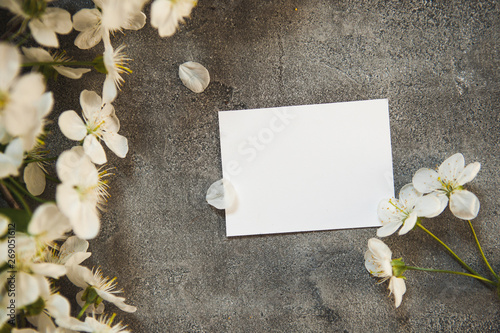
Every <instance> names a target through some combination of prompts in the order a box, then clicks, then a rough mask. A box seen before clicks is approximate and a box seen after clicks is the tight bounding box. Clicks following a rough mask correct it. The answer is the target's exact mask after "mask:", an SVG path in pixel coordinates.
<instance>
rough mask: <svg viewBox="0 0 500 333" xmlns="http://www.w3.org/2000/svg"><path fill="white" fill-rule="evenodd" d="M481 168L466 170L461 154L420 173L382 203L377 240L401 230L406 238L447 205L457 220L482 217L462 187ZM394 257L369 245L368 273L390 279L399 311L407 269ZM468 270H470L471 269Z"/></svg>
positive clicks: (475, 165)
mask: <svg viewBox="0 0 500 333" xmlns="http://www.w3.org/2000/svg"><path fill="white" fill-rule="evenodd" d="M480 168H481V165H480V164H479V163H478V162H474V163H470V164H468V165H467V166H465V160H464V157H463V155H462V154H460V153H458V154H455V155H453V156H451V157H449V158H447V159H446V160H445V161H444V162H443V163H442V164H441V165H440V166H439V168H438V169H437V170H432V169H428V168H422V169H420V170H418V171H417V172H416V173H415V175H414V176H413V179H412V183H410V184H406V185H405V186H403V187H402V188H401V190H400V192H399V199H396V198H389V199H384V200H382V201H381V202H380V204H379V206H378V212H377V213H378V217H379V220H380V222H381V224H382V227H380V228H379V229H378V230H377V236H378V237H387V236H390V235H392V234H394V233H395V232H396V231H397V230H398V229H399V232H398V234H399V235H404V234H406V233H408V232H409V231H411V230H412V229H414V228H415V226H417V225H420V221H421V218H432V217H436V216H438V215H439V214H441V213H442V212H443V211H444V210H445V209H446V207H447V206H448V204H449V207H450V211H451V212H452V213H453V215H455V216H456V217H457V218H459V219H462V220H472V219H474V218H475V217H477V215H478V213H479V200H478V198H477V197H476V196H475V195H474V194H473V193H471V192H469V191H467V190H465V189H464V188H463V185H465V184H466V183H468V182H470V181H471V180H473V179H474V178H475V177H476V175H477V173H478V172H479V169H480ZM422 228H423V227H422ZM426 231H427V230H426ZM427 232H428V231H427ZM452 254H453V255H455V254H454V253H453V252H452ZM391 256H392V253H391V250H390V249H389V248H388V247H387V245H385V244H384V243H383V242H382V241H381V240H378V239H375V238H372V239H370V240H369V241H368V251H366V253H365V266H366V269H367V270H368V271H369V272H370V274H372V275H374V276H376V277H381V278H383V281H385V280H386V279H390V282H389V289H390V291H391V293H392V294H394V297H395V302H396V307H398V306H399V305H400V304H401V300H402V297H403V294H404V293H405V291H406V286H405V283H404V277H403V276H402V273H403V272H404V271H405V269H407V267H408V266H406V265H405V264H404V263H403V262H402V261H401V260H400V259H396V260H392V259H391ZM466 268H469V269H470V267H468V266H466ZM411 269H416V268H414V267H411ZM470 271H471V270H470ZM472 272H474V271H472ZM474 273H475V272H474Z"/></svg>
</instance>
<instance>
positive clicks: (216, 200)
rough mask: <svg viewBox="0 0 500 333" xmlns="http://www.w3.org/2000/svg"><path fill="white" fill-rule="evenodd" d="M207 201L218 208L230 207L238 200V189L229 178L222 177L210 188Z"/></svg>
mask: <svg viewBox="0 0 500 333" xmlns="http://www.w3.org/2000/svg"><path fill="white" fill-rule="evenodd" d="M206 200H207V202H208V203H209V204H210V205H212V206H214V207H215V208H217V209H229V208H231V207H232V206H233V204H234V203H235V202H236V191H235V190H234V187H233V185H232V184H231V182H230V181H228V180H227V179H220V180H218V181H216V182H214V183H213V184H212V185H210V187H209V188H208V191H207V195H206Z"/></svg>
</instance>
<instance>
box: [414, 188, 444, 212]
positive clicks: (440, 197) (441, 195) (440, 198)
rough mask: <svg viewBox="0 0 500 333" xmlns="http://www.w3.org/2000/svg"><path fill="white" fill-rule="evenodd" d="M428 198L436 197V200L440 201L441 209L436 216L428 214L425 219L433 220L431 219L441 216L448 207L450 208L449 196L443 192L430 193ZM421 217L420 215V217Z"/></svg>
mask: <svg viewBox="0 0 500 333" xmlns="http://www.w3.org/2000/svg"><path fill="white" fill-rule="evenodd" d="M425 196H426V197H434V198H436V199H438V201H439V204H440V207H439V209H437V210H436V211H435V212H434V214H431V213H430V214H427V215H425V216H424V217H428V218H431V217H435V216H438V215H439V214H441V213H442V212H443V211H444V210H445V209H446V207H447V206H448V196H447V195H446V193H444V192H441V191H437V192H432V193H429V194H427V195H425ZM419 216H420V215H419Z"/></svg>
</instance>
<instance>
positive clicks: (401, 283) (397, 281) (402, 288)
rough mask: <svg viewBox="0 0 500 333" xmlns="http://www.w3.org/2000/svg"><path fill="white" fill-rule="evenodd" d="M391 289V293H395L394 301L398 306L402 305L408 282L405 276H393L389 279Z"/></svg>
mask: <svg viewBox="0 0 500 333" xmlns="http://www.w3.org/2000/svg"><path fill="white" fill-rule="evenodd" d="M389 290H390V292H391V294H394V302H395V305H396V307H399V306H400V305H401V301H402V300H403V295H404V294H405V293H406V284H405V280H404V279H403V278H398V277H395V276H393V277H391V279H390V280H389Z"/></svg>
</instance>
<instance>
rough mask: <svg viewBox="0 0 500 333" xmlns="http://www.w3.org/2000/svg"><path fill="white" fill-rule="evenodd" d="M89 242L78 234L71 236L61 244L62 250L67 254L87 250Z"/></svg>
mask: <svg viewBox="0 0 500 333" xmlns="http://www.w3.org/2000/svg"><path fill="white" fill-rule="evenodd" d="M88 248H89V242H88V241H86V240H84V239H80V238H78V237H76V236H71V237H68V239H66V241H65V242H64V243H63V245H61V248H60V252H61V253H65V254H71V253H77V252H87V250H88Z"/></svg>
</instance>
